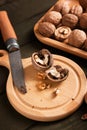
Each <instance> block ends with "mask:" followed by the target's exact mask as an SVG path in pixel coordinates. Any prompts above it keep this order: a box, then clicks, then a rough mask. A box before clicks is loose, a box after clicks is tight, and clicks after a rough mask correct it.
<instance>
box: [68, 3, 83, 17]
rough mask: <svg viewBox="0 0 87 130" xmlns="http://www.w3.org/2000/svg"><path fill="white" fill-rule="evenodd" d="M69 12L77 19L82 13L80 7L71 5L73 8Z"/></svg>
mask: <svg viewBox="0 0 87 130" xmlns="http://www.w3.org/2000/svg"><path fill="white" fill-rule="evenodd" d="M70 12H71V13H72V14H75V15H77V16H78V17H80V16H81V14H82V13H83V8H82V6H81V5H73V6H72V7H71V10H70Z"/></svg>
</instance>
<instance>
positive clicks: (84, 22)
mask: <svg viewBox="0 0 87 130" xmlns="http://www.w3.org/2000/svg"><path fill="white" fill-rule="evenodd" d="M79 24H80V27H81V28H82V29H87V13H83V14H82V15H81V17H80V22H79Z"/></svg>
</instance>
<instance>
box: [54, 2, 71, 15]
mask: <svg viewBox="0 0 87 130" xmlns="http://www.w3.org/2000/svg"><path fill="white" fill-rule="evenodd" d="M53 10H55V11H58V12H60V13H61V14H62V15H65V14H68V13H69V11H70V6H69V2H64V3H62V2H58V3H56V4H55V5H54V9H53Z"/></svg>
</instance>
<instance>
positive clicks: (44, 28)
mask: <svg viewBox="0 0 87 130" xmlns="http://www.w3.org/2000/svg"><path fill="white" fill-rule="evenodd" d="M55 29H56V27H55V25H54V24H52V23H50V22H41V23H39V25H38V31H39V33H40V34H42V35H43V36H45V37H51V36H53V34H54V32H55Z"/></svg>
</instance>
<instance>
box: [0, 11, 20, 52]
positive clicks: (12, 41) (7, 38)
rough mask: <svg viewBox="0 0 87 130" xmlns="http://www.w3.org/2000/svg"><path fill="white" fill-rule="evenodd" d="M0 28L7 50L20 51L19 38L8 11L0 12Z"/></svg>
mask: <svg viewBox="0 0 87 130" xmlns="http://www.w3.org/2000/svg"><path fill="white" fill-rule="evenodd" d="M0 27H1V33H2V37H3V40H4V42H5V45H6V47H7V49H8V50H9V51H10V52H11V51H15V50H18V49H19V45H18V43H17V36H16V33H15V31H14V29H13V26H12V24H11V22H10V20H9V17H8V14H7V12H6V11H0Z"/></svg>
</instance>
